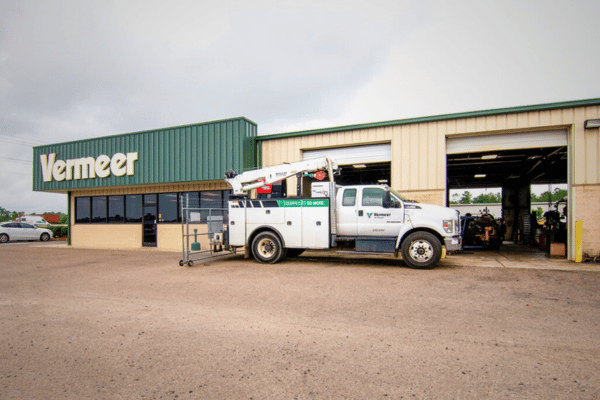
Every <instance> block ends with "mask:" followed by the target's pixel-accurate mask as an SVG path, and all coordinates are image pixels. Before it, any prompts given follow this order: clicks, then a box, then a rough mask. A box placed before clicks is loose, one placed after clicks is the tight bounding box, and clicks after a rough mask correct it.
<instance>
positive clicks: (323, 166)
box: [225, 157, 338, 196]
mask: <svg viewBox="0 0 600 400" xmlns="http://www.w3.org/2000/svg"><path fill="white" fill-rule="evenodd" d="M337 169H338V165H337V162H335V160H333V159H332V158H330V157H321V158H315V159H312V160H306V161H298V162H295V163H291V164H282V165H276V166H273V167H265V168H260V169H255V170H252V171H246V172H244V173H241V174H237V173H236V172H235V171H233V170H229V171H227V172H226V173H225V180H226V181H227V183H228V184H229V185H230V186H231V188H232V189H233V195H234V196H242V195H247V194H248V192H249V191H250V190H252V189H257V188H259V187H261V186H264V185H267V184H271V183H275V182H278V181H280V180H282V179H286V178H289V177H292V176H294V175H296V174H298V173H305V172H316V171H325V170H326V171H327V173H328V174H329V180H330V181H331V182H333V173H334V171H336V170H337Z"/></svg>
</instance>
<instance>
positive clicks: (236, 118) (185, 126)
mask: <svg viewBox="0 0 600 400" xmlns="http://www.w3.org/2000/svg"><path fill="white" fill-rule="evenodd" d="M236 120H244V121H246V122H249V123H251V124H253V125H255V126H257V127H258V124H257V123H256V122H254V121H252V120H250V119H248V118H246V117H234V118H225V119H218V120H214V121H206V122H196V123H193V124H185V125H175V126H167V127H164V128H156V129H146V130H143V131H136V132H127V133H117V134H114V135H107V136H98V137H93V138H87V139H79V140H69V141H67V142H59V143H50V144H41V145H39V146H32V147H33V148H34V149H36V148H40V147H48V146H59V145H63V144H71V143H80V142H85V141H89V140H96V139H106V138H112V137H121V136H128V135H139V134H142V133H149V132H157V131H165V130H168V129H180V128H187V127H192V126H200V125H208V124H216V123H221V122H229V121H236Z"/></svg>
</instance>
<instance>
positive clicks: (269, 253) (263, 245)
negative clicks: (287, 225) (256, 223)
mask: <svg viewBox="0 0 600 400" xmlns="http://www.w3.org/2000/svg"><path fill="white" fill-rule="evenodd" d="M286 253H287V252H286V250H285V249H284V248H283V246H282V245H281V240H279V237H278V236H277V235H276V234H274V233H273V232H262V233H259V234H258V235H256V237H255V238H254V240H253V241H252V255H253V256H254V258H255V259H256V261H258V262H261V263H264V264H274V263H276V262H278V261H280V260H283V259H284V258H285V256H286Z"/></svg>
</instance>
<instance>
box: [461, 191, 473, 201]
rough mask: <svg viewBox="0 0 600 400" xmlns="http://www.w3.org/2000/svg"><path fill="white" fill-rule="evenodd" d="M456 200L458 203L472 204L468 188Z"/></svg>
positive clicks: (471, 196)
mask: <svg viewBox="0 0 600 400" xmlns="http://www.w3.org/2000/svg"><path fill="white" fill-rule="evenodd" d="M458 202H459V204H473V195H472V194H471V192H469V191H468V190H465V192H464V193H463V194H462V197H461V198H460V200H459V201H458Z"/></svg>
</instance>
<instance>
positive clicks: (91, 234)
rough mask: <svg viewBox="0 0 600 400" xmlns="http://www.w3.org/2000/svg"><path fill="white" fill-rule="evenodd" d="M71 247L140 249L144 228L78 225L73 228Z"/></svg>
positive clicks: (134, 226)
mask: <svg viewBox="0 0 600 400" xmlns="http://www.w3.org/2000/svg"><path fill="white" fill-rule="evenodd" d="M71 246H73V247H94V248H106V249H139V248H140V247H142V226H141V225H139V224H118V225H117V224H77V225H73V226H71Z"/></svg>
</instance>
